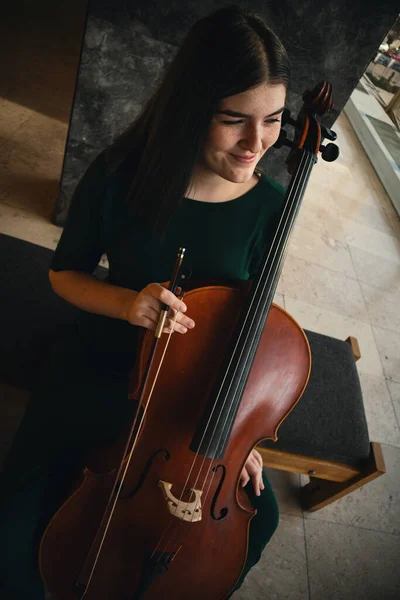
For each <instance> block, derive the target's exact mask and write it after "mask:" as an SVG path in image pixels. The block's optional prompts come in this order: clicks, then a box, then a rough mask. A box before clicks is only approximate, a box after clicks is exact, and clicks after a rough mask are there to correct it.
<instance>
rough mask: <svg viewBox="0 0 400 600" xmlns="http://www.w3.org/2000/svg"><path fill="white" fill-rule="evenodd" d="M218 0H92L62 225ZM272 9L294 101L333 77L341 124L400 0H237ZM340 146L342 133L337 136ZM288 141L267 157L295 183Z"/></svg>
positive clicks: (268, 15)
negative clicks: (81, 185)
mask: <svg viewBox="0 0 400 600" xmlns="http://www.w3.org/2000/svg"><path fill="white" fill-rule="evenodd" d="M226 4H227V2H226V1H219V0H202V2H197V1H195V0H170V1H168V2H166V1H165V2H162V1H160V0H136V1H133V0H91V2H89V6H88V18H87V23H86V31H85V36H84V43H83V48H82V55H81V62H80V67H79V71H78V76H77V83H76V89H75V96H74V103H73V110H72V114H71V122H70V127H69V131H68V139H67V147H66V153H65V158H64V165H63V171H62V177H61V185H60V193H59V197H58V199H57V202H56V206H55V211H54V215H53V221H54V223H56V224H58V225H63V224H64V222H65V217H66V214H67V211H68V207H69V203H70V199H71V195H72V193H73V190H74V189H75V187H76V184H77V182H78V180H79V179H80V177H81V176H82V174H83V172H84V171H85V169H86V167H87V166H88V164H89V163H90V162H91V161H92V160H93V158H94V157H95V156H96V155H97V154H98V153H99V152H100V151H101V150H102V149H103V148H105V147H106V146H107V145H108V144H109V143H110V142H111V141H112V140H113V139H114V138H115V137H116V135H118V133H119V132H120V131H122V130H123V129H124V128H125V127H126V126H127V125H128V124H129V123H130V122H131V121H132V120H133V119H134V118H135V117H136V115H137V114H138V112H139V111H140V108H141V106H142V105H143V102H144V101H145V99H146V98H147V97H148V96H149V95H150V94H151V93H152V91H153V90H154V89H155V87H156V85H157V82H158V80H159V77H160V75H161V73H162V72H163V70H164V69H165V68H166V66H167V65H168V64H169V62H170V61H171V59H172V58H173V56H174V55H175V53H176V50H177V48H178V46H179V45H180V43H181V42H182V40H183V37H184V35H185V34H186V32H187V30H188V29H189V27H190V26H191V25H192V24H193V23H194V22H195V21H197V20H198V19H199V18H201V17H203V16H205V15H207V14H209V13H210V12H212V11H214V10H216V9H217V8H220V7H222V6H225V5H226ZM237 4H240V5H242V6H244V7H246V8H248V9H250V10H254V11H256V12H258V13H259V14H260V15H261V16H263V17H264V18H265V19H266V20H267V22H268V23H269V24H270V25H271V27H272V28H273V29H274V30H275V31H276V33H277V34H278V35H279V36H280V37H281V39H282V41H283V43H284V44H285V46H286V48H287V51H288V53H289V58H290V61H291V65H292V84H291V90H290V92H289V96H288V102H287V105H288V107H289V108H290V109H291V110H292V111H294V112H295V113H296V112H297V111H298V110H299V108H300V106H301V104H302V100H301V95H302V93H303V92H304V90H305V89H307V88H311V87H314V85H315V84H316V83H318V82H319V81H321V80H327V81H329V82H330V83H331V84H332V86H333V99H334V103H335V110H334V112H333V114H332V115H331V116H330V117H329V119H328V120H327V121H326V122H327V124H332V123H333V122H334V120H335V118H336V117H337V115H338V113H339V112H340V111H341V110H342V108H343V106H344V105H345V104H346V102H347V100H348V98H349V96H350V95H351V93H352V91H353V89H354V88H355V86H356V84H357V82H358V80H359V79H360V77H361V75H362V74H363V72H364V71H365V69H366V67H367V65H368V64H369V62H370V60H371V58H372V57H373V56H374V55H375V53H376V50H377V48H378V46H379V44H380V42H381V40H382V39H383V38H384V36H385V34H386V32H387V31H388V30H389V29H390V27H391V26H392V24H393V22H394V21H395V19H396V17H397V14H398V10H399V5H398V0H380V2H379V3H378V2H376V3H372V2H371V4H370V3H369V2H365V1H364V2H362V1H360V0H359V1H354V0H353V1H350V0H335V1H334V2H324V1H323V0H299V1H297V0H264V1H262V0H254V1H253V2H237ZM338 142H339V145H340V140H338ZM286 154H287V149H282V150H274V149H271V150H270V151H269V152H268V153H267V155H266V156H265V157H264V158H263V159H262V161H261V163H260V164H261V166H262V167H265V168H267V171H268V174H269V175H270V176H271V177H273V178H275V179H276V180H277V181H280V182H281V183H283V184H286V183H287V181H288V175H287V173H286V167H285V164H284V158H285V156H286Z"/></svg>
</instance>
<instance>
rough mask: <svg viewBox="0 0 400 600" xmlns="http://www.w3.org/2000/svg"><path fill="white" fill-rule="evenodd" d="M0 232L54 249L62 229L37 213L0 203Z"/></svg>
mask: <svg viewBox="0 0 400 600" xmlns="http://www.w3.org/2000/svg"><path fill="white" fill-rule="evenodd" d="M0 233H5V234H7V235H11V236H13V237H17V238H20V239H22V240H26V241H27V242H32V243H33V244H39V245H40V246H44V247H45V248H50V249H52V250H54V249H55V248H56V246H57V244H58V240H59V239H60V236H61V233H62V229H61V228H60V227H56V226H55V225H53V224H52V223H49V221H48V220H47V219H45V218H43V217H40V216H39V215H35V214H32V213H29V212H27V211H24V210H22V209H20V208H15V207H12V206H8V205H7V204H0Z"/></svg>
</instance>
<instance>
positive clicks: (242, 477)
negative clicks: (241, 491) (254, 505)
mask: <svg viewBox="0 0 400 600" xmlns="http://www.w3.org/2000/svg"><path fill="white" fill-rule="evenodd" d="M249 481H250V476H249V474H248V472H247V469H246V467H243V469H242V472H241V475H240V483H241V484H242V487H244V486H245V485H247V484H248V483H249Z"/></svg>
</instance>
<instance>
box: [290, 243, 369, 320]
mask: <svg viewBox="0 0 400 600" xmlns="http://www.w3.org/2000/svg"><path fill="white" fill-rule="evenodd" d="M282 287H283V293H284V294H287V295H288V296H290V297H291V298H295V299H296V300H301V301H302V302H307V303H309V304H314V305H315V306H319V307H321V308H326V309H328V310H333V311H335V312H337V313H340V314H343V315H347V316H348V317H354V318H357V319H359V320H361V321H368V313H367V308H366V306H365V302H364V298H363V295H362V292H361V288H360V284H359V282H358V281H357V280H356V279H351V278H349V277H346V276H345V275H342V274H340V273H336V272H335V271H331V270H330V269H325V268H324V267H321V266H319V265H315V264H313V263H310V262H307V261H305V260H303V259H300V258H295V257H294V256H292V255H291V254H290V255H288V257H287V259H286V262H285V265H284V267H283V271H282Z"/></svg>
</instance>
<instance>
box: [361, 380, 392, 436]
mask: <svg viewBox="0 0 400 600" xmlns="http://www.w3.org/2000/svg"><path fill="white" fill-rule="evenodd" d="M360 382H361V390H362V395H363V400H364V408H365V414H366V417H367V423H368V430H369V437H370V440H373V441H374V442H380V443H382V444H389V445H391V446H397V447H400V430H399V427H398V423H397V419H396V414H395V411H394V408H393V403H392V399H391V397H390V394H389V391H388V386H387V384H386V379H385V378H384V377H376V376H375V375H370V374H369V373H360Z"/></svg>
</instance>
